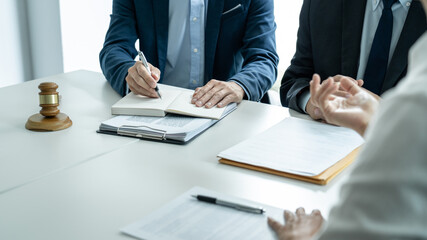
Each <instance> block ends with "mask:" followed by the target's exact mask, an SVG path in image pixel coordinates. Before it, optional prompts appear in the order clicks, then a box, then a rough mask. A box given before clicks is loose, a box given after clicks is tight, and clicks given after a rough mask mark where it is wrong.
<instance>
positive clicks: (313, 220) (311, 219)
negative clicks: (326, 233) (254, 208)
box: [268, 208, 325, 240]
mask: <svg viewBox="0 0 427 240" xmlns="http://www.w3.org/2000/svg"><path fill="white" fill-rule="evenodd" d="M284 218H285V225H282V224H281V223H279V222H277V221H276V220H273V219H271V218H268V225H269V226H270V227H271V228H272V229H273V231H274V232H275V233H276V234H277V237H278V239H280V240H293V239H298V240H306V239H311V238H312V237H313V236H314V235H315V234H316V233H317V232H318V231H319V230H320V228H321V227H322V224H323V222H324V221H325V220H324V219H323V217H322V214H321V213H320V211H319V210H313V211H312V212H311V214H310V215H307V214H305V210H304V208H298V209H297V211H296V214H293V213H292V212H290V211H287V210H285V212H284Z"/></svg>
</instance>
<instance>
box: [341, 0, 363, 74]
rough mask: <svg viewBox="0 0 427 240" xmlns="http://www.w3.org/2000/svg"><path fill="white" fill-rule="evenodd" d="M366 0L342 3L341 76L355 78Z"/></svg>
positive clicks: (350, 0) (352, 0)
mask: <svg viewBox="0 0 427 240" xmlns="http://www.w3.org/2000/svg"><path fill="white" fill-rule="evenodd" d="M366 1H367V0H357V1H354V0H343V1H342V9H343V11H342V19H343V24H342V26H343V29H342V50H341V53H342V69H341V71H342V74H343V75H345V76H350V77H353V78H356V77H357V70H358V67H359V58H360V41H361V39H362V31H363V22H364V18H365V8H366Z"/></svg>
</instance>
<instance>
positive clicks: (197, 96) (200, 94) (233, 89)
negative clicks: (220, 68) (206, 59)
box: [192, 80, 243, 108]
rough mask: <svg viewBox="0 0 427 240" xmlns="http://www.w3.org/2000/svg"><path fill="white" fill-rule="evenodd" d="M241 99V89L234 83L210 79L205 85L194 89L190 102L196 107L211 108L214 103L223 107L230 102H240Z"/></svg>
mask: <svg viewBox="0 0 427 240" xmlns="http://www.w3.org/2000/svg"><path fill="white" fill-rule="evenodd" d="M206 89H209V91H206ZM242 99H243V89H242V88H241V87H240V86H238V85H237V84H236V83H234V82H223V81H217V80H211V81H210V82H209V83H208V84H206V86H205V87H202V88H199V89H196V91H195V93H194V94H193V99H192V103H195V104H196V106H197V107H202V106H205V107H206V108H212V107H214V106H215V105H217V106H218V107H224V106H227V105H228V104H229V103H231V102H240V101H241V100H242Z"/></svg>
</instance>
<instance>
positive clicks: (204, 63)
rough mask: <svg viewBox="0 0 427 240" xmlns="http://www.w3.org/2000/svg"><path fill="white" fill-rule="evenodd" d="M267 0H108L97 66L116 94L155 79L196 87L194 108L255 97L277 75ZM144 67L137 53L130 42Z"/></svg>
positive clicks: (148, 89) (146, 87) (144, 89)
mask: <svg viewBox="0 0 427 240" xmlns="http://www.w3.org/2000/svg"><path fill="white" fill-rule="evenodd" d="M275 30H276V24H275V22H274V12H273V0H215V1H209V0H180V1H169V0H114V1H113V14H112V15H111V22H110V27H109V29H108V32H107V35H106V39H105V43H104V47H103V49H102V51H101V53H100V63H101V68H102V70H103V73H104V75H105V77H106V78H107V80H108V81H109V82H110V84H111V86H112V87H113V88H114V89H115V90H116V91H117V92H118V93H119V94H121V95H125V94H126V93H127V92H128V91H132V92H134V93H136V94H141V95H144V96H148V97H153V98H156V97H158V95H157V93H156V91H155V87H156V85H157V83H158V82H160V83H163V84H168V85H173V86H178V87H184V88H189V89H195V93H194V95H193V99H192V103H194V104H195V105H196V106H198V107H202V106H204V107H206V108H211V107H214V106H218V107H224V106H226V105H227V104H228V103H231V102H240V101H242V99H248V100H252V101H261V100H262V99H263V97H264V95H265V94H266V92H267V91H268V90H269V89H270V87H271V86H272V84H273V83H274V81H275V80H276V76H277V64H278V56H277V53H276V42H275ZM137 39H139V48H140V50H141V51H142V52H143V53H144V54H145V56H146V58H147V61H148V62H149V68H150V70H151V74H149V72H148V71H147V69H146V68H144V66H143V65H142V63H141V62H140V61H134V59H135V57H136V56H137V49H136V48H135V42H136V40H137Z"/></svg>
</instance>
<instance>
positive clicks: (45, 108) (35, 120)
mask: <svg viewBox="0 0 427 240" xmlns="http://www.w3.org/2000/svg"><path fill="white" fill-rule="evenodd" d="M57 88H58V85H56V83H52V82H45V83H41V84H40V85H39V89H40V90H41V92H40V93H39V100H40V107H42V109H41V110H40V113H37V114H34V115H32V116H31V117H29V118H28V120H27V123H26V124H25V128H27V129H28V130H32V131H58V130H63V129H66V128H68V127H70V126H71V125H72V124H73V122H72V121H71V119H70V118H69V117H68V116H67V114H65V113H60V112H59V109H58V106H59V96H58V92H56V89H57Z"/></svg>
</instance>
